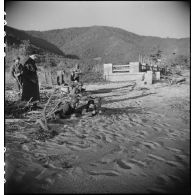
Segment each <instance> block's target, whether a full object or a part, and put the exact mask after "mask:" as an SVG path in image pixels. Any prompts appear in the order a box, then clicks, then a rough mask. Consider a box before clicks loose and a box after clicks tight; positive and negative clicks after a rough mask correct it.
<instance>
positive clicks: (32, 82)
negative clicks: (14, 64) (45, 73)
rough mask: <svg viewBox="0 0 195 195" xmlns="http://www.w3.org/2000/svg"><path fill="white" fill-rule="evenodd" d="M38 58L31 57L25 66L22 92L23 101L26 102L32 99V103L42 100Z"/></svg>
mask: <svg viewBox="0 0 195 195" xmlns="http://www.w3.org/2000/svg"><path fill="white" fill-rule="evenodd" d="M36 58H37V57H36V55H31V56H29V58H28V60H27V61H26V62H25V64H24V68H23V90H22V100H24V101H29V100H30V99H31V98H32V99H31V101H36V100H40V94H39V82H38V76H37V67H36V64H35V59H36Z"/></svg>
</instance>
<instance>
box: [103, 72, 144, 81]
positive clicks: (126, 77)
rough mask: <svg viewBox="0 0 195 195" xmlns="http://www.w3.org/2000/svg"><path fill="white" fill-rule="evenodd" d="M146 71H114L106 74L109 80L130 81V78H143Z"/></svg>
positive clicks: (139, 79)
mask: <svg viewBox="0 0 195 195" xmlns="http://www.w3.org/2000/svg"><path fill="white" fill-rule="evenodd" d="M143 76H144V73H112V74H110V75H104V77H105V79H106V80H107V81H130V80H138V81H141V80H143Z"/></svg>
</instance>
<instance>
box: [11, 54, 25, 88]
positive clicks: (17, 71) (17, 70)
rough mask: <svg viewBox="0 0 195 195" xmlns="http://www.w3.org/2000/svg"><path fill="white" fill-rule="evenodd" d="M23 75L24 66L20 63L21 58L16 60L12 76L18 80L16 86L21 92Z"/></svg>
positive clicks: (12, 68)
mask: <svg viewBox="0 0 195 195" xmlns="http://www.w3.org/2000/svg"><path fill="white" fill-rule="evenodd" d="M22 74H23V65H22V64H21V63H20V57H17V58H16V59H15V60H14V64H13V65H12V67H11V75H12V76H13V78H14V79H15V80H16V84H17V87H18V89H19V91H20V90H21V89H22Z"/></svg>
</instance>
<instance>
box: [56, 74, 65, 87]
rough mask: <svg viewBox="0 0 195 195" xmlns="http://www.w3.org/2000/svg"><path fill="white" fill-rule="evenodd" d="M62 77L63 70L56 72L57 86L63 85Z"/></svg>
mask: <svg viewBox="0 0 195 195" xmlns="http://www.w3.org/2000/svg"><path fill="white" fill-rule="evenodd" d="M64 75H65V70H58V71H57V84H58V85H61V84H64Z"/></svg>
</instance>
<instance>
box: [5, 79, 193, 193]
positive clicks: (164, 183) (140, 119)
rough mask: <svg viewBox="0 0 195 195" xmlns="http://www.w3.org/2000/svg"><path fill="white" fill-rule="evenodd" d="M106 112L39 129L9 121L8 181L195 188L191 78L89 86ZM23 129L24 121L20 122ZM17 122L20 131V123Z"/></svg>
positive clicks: (44, 187)
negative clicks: (38, 133)
mask: <svg viewBox="0 0 195 195" xmlns="http://www.w3.org/2000/svg"><path fill="white" fill-rule="evenodd" d="M86 89H87V90H89V91H92V92H93V94H94V95H96V96H101V97H103V104H102V113H101V114H100V115H97V116H94V117H84V116H83V117H81V118H76V117H72V118H71V119H65V120H64V121H62V120H61V121H59V124H54V123H52V124H50V128H53V129H55V130H57V132H58V134H57V135H54V136H53V137H52V138H50V139H47V140H46V141H45V142H43V141H40V140H39V141H38V140H36V139H34V134H35V128H34V127H33V126H30V125H29V126H28V128H19V126H17V124H15V126H13V125H12V126H11V125H10V124H9V125H7V126H6V134H5V135H6V145H7V152H6V164H7V171H6V173H7V175H6V178H7V181H8V182H7V186H8V188H9V190H10V189H11V188H10V187H12V191H14V192H15V191H16V189H17V190H19V192H35V193H41V192H43V193H44V192H47V193H49V192H53V193H116V192H119V193H127V192H128V193H151V192H155V193H158V192H159V193H160V192H169V193H170V192H181V191H188V190H189V189H188V187H189V186H188V185H189V182H190V178H189V176H190V175H189V174H190V164H189V163H190V159H189V158H190V121H189V120H190V113H189V109H190V107H189V104H190V99H189V93H190V92H189V90H190V89H189V83H184V84H181V85H172V86H169V85H167V84H163V83H158V84H154V85H152V86H149V87H145V86H138V85H135V83H134V82H129V83H118V84H116V83H111V84H105V85H98V84H97V85H88V86H86ZM20 126H22V122H21V124H20ZM13 127H14V128H13Z"/></svg>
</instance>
